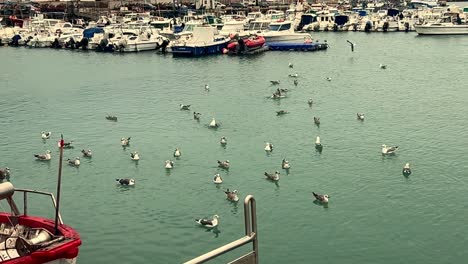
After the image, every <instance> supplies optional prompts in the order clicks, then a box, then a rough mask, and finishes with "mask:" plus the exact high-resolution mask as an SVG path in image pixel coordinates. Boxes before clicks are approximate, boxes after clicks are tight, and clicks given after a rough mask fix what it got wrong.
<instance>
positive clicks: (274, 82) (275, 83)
mask: <svg viewBox="0 0 468 264" xmlns="http://www.w3.org/2000/svg"><path fill="white" fill-rule="evenodd" d="M270 82H271V84H273V85H278V84H280V81H279V80H275V81H270Z"/></svg>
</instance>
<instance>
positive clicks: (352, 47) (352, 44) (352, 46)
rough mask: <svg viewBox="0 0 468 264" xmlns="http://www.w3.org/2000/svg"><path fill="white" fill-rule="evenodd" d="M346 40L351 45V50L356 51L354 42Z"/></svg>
mask: <svg viewBox="0 0 468 264" xmlns="http://www.w3.org/2000/svg"><path fill="white" fill-rule="evenodd" d="M346 42H348V43H349V45H350V46H351V52H354V43H352V42H351V41H349V40H346Z"/></svg>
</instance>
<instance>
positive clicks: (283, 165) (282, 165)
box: [281, 159, 291, 170]
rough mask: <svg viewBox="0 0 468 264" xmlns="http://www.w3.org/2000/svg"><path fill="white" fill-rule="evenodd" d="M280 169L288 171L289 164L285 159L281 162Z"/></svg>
mask: <svg viewBox="0 0 468 264" xmlns="http://www.w3.org/2000/svg"><path fill="white" fill-rule="evenodd" d="M281 168H283V169H285V170H287V169H290V168H291V165H290V164H289V161H288V160H286V159H283V161H282V162H281Z"/></svg>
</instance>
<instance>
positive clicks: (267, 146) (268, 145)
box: [265, 142, 273, 152]
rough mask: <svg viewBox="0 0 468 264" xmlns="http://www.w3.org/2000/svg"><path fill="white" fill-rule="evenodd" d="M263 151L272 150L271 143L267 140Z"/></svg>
mask: <svg viewBox="0 0 468 264" xmlns="http://www.w3.org/2000/svg"><path fill="white" fill-rule="evenodd" d="M265 151H266V152H272V151H273V144H271V143H269V142H267V143H265Z"/></svg>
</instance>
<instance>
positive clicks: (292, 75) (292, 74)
mask: <svg viewBox="0 0 468 264" xmlns="http://www.w3.org/2000/svg"><path fill="white" fill-rule="evenodd" d="M288 76H289V77H293V78H297V77H299V74H297V73H290V74H289V75H288Z"/></svg>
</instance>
